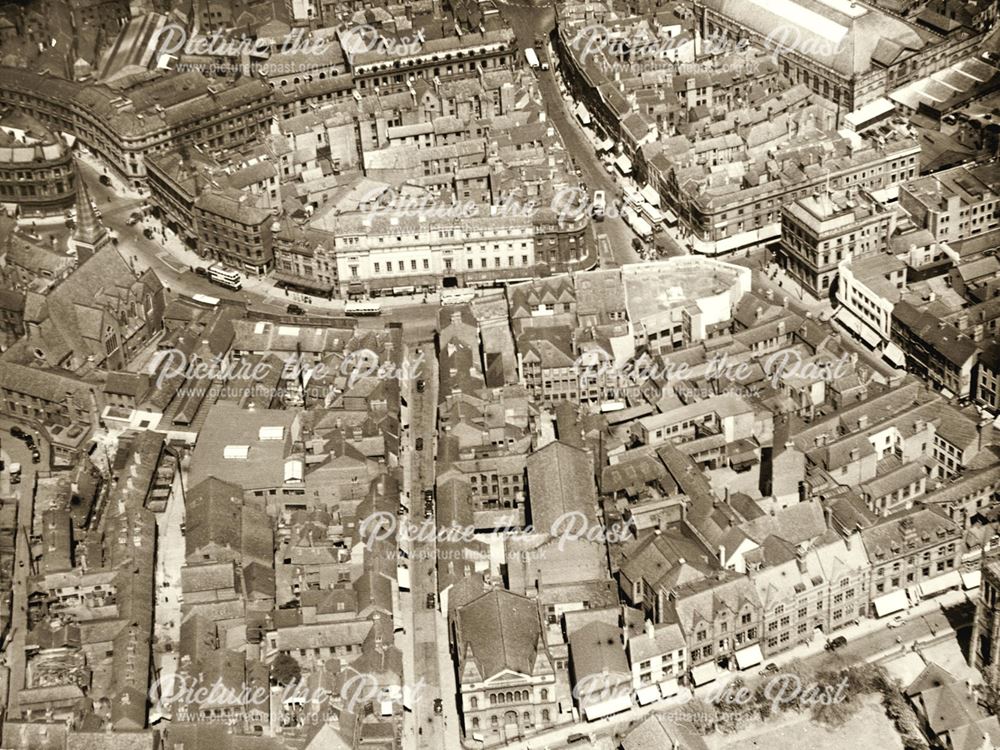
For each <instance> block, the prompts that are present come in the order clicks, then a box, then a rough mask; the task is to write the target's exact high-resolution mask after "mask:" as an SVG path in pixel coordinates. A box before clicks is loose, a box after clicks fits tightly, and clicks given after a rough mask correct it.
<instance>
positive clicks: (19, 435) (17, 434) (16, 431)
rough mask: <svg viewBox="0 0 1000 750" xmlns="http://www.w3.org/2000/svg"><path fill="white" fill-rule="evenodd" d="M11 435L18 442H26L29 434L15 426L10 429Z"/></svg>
mask: <svg viewBox="0 0 1000 750" xmlns="http://www.w3.org/2000/svg"><path fill="white" fill-rule="evenodd" d="M10 434H11V436H13V437H16V438H17V439H18V440H24V438H25V437H27V435H28V433H27V432H25V431H24V430H22V429H21V428H20V427H18V426H17V425H14V426H13V427H11V428H10Z"/></svg>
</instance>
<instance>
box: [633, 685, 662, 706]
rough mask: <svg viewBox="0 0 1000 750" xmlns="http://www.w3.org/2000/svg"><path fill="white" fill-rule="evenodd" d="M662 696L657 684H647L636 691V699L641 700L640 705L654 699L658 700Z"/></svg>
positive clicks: (644, 704)
mask: <svg viewBox="0 0 1000 750" xmlns="http://www.w3.org/2000/svg"><path fill="white" fill-rule="evenodd" d="M660 697H661V696H660V689H659V688H658V687H657V686H656V685H647V686H646V687H644V688H639V689H638V690H636V691H635V699H636V700H637V701H639V705H640V706H646V705H649V704H650V703H652V702H653V701H658V700H660Z"/></svg>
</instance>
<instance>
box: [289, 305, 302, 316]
mask: <svg viewBox="0 0 1000 750" xmlns="http://www.w3.org/2000/svg"><path fill="white" fill-rule="evenodd" d="M285 312H287V313H288V314H289V315H305V314H306V311H305V310H303V309H302V308H301V307H299V306H298V305H294V304H293V305H289V306H288V307H286V308H285Z"/></svg>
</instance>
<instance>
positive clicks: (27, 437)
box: [21, 435, 35, 449]
mask: <svg viewBox="0 0 1000 750" xmlns="http://www.w3.org/2000/svg"><path fill="white" fill-rule="evenodd" d="M21 439H22V440H23V441H24V444H25V445H26V446H28V448H29V449H31V448H34V447H35V439H34V438H33V437H31V435H25V436H24V437H23V438H21Z"/></svg>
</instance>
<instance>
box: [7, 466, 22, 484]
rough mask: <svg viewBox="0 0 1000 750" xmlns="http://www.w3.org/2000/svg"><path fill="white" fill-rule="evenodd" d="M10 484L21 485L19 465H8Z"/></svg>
mask: <svg viewBox="0 0 1000 750" xmlns="http://www.w3.org/2000/svg"><path fill="white" fill-rule="evenodd" d="M10 483H11V484H20V483H21V464H11V465H10Z"/></svg>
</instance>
